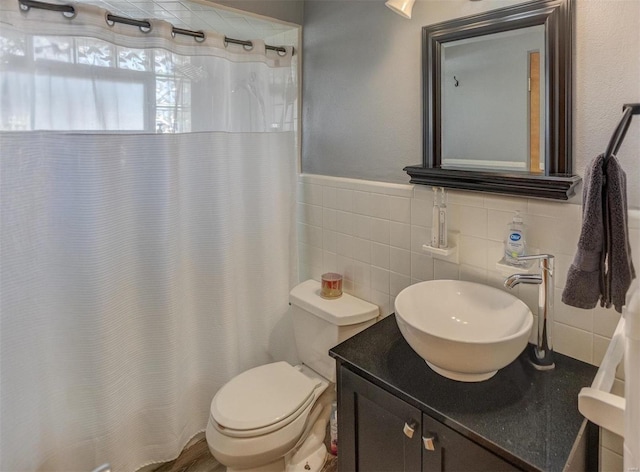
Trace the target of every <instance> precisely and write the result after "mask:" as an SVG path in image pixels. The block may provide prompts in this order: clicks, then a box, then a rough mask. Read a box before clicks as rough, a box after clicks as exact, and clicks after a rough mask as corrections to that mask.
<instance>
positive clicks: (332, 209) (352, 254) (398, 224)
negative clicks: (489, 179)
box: [297, 174, 640, 453]
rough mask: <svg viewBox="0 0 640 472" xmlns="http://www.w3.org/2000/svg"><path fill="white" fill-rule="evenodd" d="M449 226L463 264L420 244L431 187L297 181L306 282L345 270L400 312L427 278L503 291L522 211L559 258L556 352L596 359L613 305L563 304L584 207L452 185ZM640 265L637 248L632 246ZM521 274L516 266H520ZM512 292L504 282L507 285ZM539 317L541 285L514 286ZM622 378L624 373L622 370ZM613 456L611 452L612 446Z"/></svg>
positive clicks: (637, 232)
mask: <svg viewBox="0 0 640 472" xmlns="http://www.w3.org/2000/svg"><path fill="white" fill-rule="evenodd" d="M447 195H448V199H447V207H448V215H449V222H450V226H449V229H450V231H458V232H459V233H460V238H459V245H460V248H459V254H460V257H459V264H453V263H451V262H446V261H442V260H439V259H435V258H432V257H431V255H430V254H429V253H427V252H425V251H424V250H423V249H422V245H423V244H427V243H428V242H429V239H430V235H431V208H432V206H433V191H432V190H431V188H430V187H426V186H420V185H417V186H413V185H402V184H387V183H382V182H370V181H364V180H357V179H345V178H337V177H328V176H320V175H310V174H302V175H300V177H299V185H298V207H297V211H298V212H297V218H298V252H299V258H298V260H299V277H300V280H306V279H309V278H313V279H316V280H320V276H321V275H322V274H323V273H324V272H330V271H336V272H339V273H342V274H343V277H344V290H345V291H347V292H348V293H351V294H353V295H355V296H358V297H360V298H363V299H365V300H367V301H370V302H372V303H375V304H376V305H378V306H379V307H380V311H381V314H382V315H383V316H387V315H389V314H391V313H393V312H394V308H393V306H394V301H395V297H396V295H397V294H398V293H400V291H401V290H402V289H404V288H405V287H407V286H409V285H411V284H413V283H416V282H420V281H424V280H433V279H460V280H468V281H472V282H479V283H484V284H487V285H491V286H494V287H499V288H502V289H504V288H503V286H502V282H503V281H504V279H505V275H504V273H503V272H501V271H499V270H498V269H497V267H496V262H497V261H498V260H500V258H501V257H502V251H503V239H504V237H505V234H506V229H507V224H508V223H509V222H510V221H511V219H512V217H513V215H514V212H515V211H516V210H518V211H520V213H521V214H522V216H523V218H524V221H525V224H526V230H527V243H528V245H529V247H531V248H535V249H536V250H538V251H540V252H545V253H551V254H553V255H555V256H556V274H555V285H556V290H555V315H556V316H555V326H554V327H555V339H554V347H555V349H556V350H557V351H558V352H560V353H562V354H566V355H568V356H571V357H573V358H576V359H579V360H582V361H584V362H588V363H591V364H594V365H598V364H599V363H600V362H601V360H602V356H603V355H604V352H605V350H606V346H607V344H608V342H609V340H610V338H611V336H612V334H613V332H614V330H615V327H616V324H617V323H618V320H619V315H618V313H616V312H615V311H614V310H606V309H603V308H600V307H598V308H595V309H593V310H581V309H577V308H573V307H570V306H567V305H565V304H564V303H562V301H561V294H562V289H563V287H564V284H565V279H566V274H567V270H568V268H569V266H570V264H571V261H572V260H573V256H574V253H575V250H576V247H577V242H578V238H579V235H580V227H581V212H582V207H581V206H580V205H572V204H566V203H558V202H552V201H544V200H535V199H526V198H514V197H506V196H505V197H502V196H496V195H485V194H481V193H473V192H460V191H447ZM629 229H630V236H631V240H632V241H633V242H638V241H640V211H638V210H631V211H630V212H629ZM632 247H633V250H634V253H633V258H634V264H635V266H636V267H637V268H638V267H640V261H639V256H640V245H639V244H635V243H634V244H633V246H632ZM514 272H517V269H516V270H514ZM504 290H507V289H504ZM511 293H513V294H514V295H516V296H517V297H519V298H520V299H522V300H523V301H524V302H525V303H526V304H527V305H528V306H529V307H530V308H531V311H532V312H533V313H534V314H535V312H536V307H537V287H534V286H527V285H521V286H518V287H516V288H515V289H514V290H512V291H511ZM618 377H619V378H620V379H623V378H624V376H623V372H621V371H619V372H618ZM611 452H612V453H615V451H611Z"/></svg>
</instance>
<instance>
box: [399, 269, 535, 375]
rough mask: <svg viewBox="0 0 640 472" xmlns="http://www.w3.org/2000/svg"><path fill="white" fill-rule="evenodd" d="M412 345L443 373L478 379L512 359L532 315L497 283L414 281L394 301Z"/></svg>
mask: <svg viewBox="0 0 640 472" xmlns="http://www.w3.org/2000/svg"><path fill="white" fill-rule="evenodd" d="M395 310H396V321H397V323H398V327H399V328H400V332H401V333H402V335H403V336H404V338H405V339H406V340H407V343H409V346H411V347H412V348H413V350H414V351H416V352H417V353H418V354H419V355H420V357H422V358H423V359H424V360H425V361H426V362H427V364H428V365H429V367H431V368H432V369H433V370H435V371H436V372H437V373H439V374H440V375H443V376H445V377H448V378H450V379H453V380H459V381H463V382H480V381H482V380H487V379H489V378H491V377H493V376H494V375H495V373H496V372H497V371H498V369H501V368H502V367H505V366H506V365H508V364H510V363H511V362H512V361H513V360H515V359H516V357H518V355H520V353H521V352H522V351H523V350H524V348H525V347H526V345H527V341H528V339H529V335H530V333H531V327H532V325H533V315H532V314H531V311H530V310H529V308H528V307H527V305H525V304H524V303H523V302H522V301H520V300H519V299H517V298H516V297H514V296H513V295H511V294H509V293H506V292H503V291H502V290H499V289H497V288H493V287H488V286H486V285H481V284H476V283H472V282H462V281H459V280H432V281H429V282H420V283H417V284H414V285H410V286H409V287H407V288H405V289H404V290H403V291H401V292H400V293H399V294H398V296H397V297H396V302H395Z"/></svg>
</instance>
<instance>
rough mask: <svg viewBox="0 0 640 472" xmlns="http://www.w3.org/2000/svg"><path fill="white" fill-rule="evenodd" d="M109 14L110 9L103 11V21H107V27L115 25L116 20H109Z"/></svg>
mask: <svg viewBox="0 0 640 472" xmlns="http://www.w3.org/2000/svg"><path fill="white" fill-rule="evenodd" d="M110 15H111V12H110V11H108V10H107V11H105V12H104V21H105V23H107V26H108V27H109V28H111V27H113V25H115V24H116V22H115V21H113V20H110V19H109V16H110Z"/></svg>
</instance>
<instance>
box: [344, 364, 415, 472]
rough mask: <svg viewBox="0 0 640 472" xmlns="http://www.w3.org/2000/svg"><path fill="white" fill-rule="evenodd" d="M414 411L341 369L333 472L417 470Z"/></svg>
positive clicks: (398, 400)
mask: <svg viewBox="0 0 640 472" xmlns="http://www.w3.org/2000/svg"><path fill="white" fill-rule="evenodd" d="M421 416H422V413H421V412H420V410H418V409H417V408H414V407H412V406H411V405H409V404H407V403H405V402H404V401H402V400H400V399H399V398H397V397H395V396H393V395H391V394H390V393H387V392H386V391H384V390H382V389H381V388H379V387H376V386H375V385H373V384H372V383H370V382H368V381H366V380H364V379H363V378H362V377H360V376H358V375H356V374H354V373H352V372H351V371H349V370H347V369H345V368H344V367H341V368H340V369H339V373H338V470H339V471H340V472H352V471H353V472H355V471H359V472H387V471H388V472H402V471H419V470H420V469H421V444H422V438H421V436H420V433H421V430H422V428H421Z"/></svg>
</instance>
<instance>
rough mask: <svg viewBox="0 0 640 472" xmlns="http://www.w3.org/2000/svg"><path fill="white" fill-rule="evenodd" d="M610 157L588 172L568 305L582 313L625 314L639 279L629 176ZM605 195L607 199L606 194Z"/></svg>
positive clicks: (565, 299)
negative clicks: (629, 219)
mask: <svg viewBox="0 0 640 472" xmlns="http://www.w3.org/2000/svg"><path fill="white" fill-rule="evenodd" d="M603 162H604V155H603V154H601V155H600V156H598V157H596V158H595V159H594V160H593V161H592V162H591V163H590V164H589V166H588V167H587V169H586V172H585V177H584V187H583V193H582V229H581V232H580V239H579V240H578V251H577V252H576V255H575V257H574V260H573V264H572V265H571V267H570V268H569V272H568V274H567V282H566V284H565V288H564V291H563V292H562V301H563V302H564V303H566V304H567V305H571V306H575V307H578V308H586V309H589V308H594V307H595V306H596V304H597V303H598V300H600V303H601V305H602V306H606V307H607V308H609V307H610V306H611V304H613V306H614V308H615V309H616V311H618V312H622V307H623V306H624V304H625V297H626V294H627V290H628V289H629V286H630V284H631V280H632V279H634V278H635V269H634V267H633V262H632V261H631V245H630V242H629V228H628V224H627V215H628V214H627V187H626V175H625V173H624V171H623V170H622V168H621V167H620V165H619V163H618V161H617V159H616V158H615V157H614V156H612V157H610V158H609V159H608V162H607V169H606V175H605V173H604V168H603ZM603 192H604V193H603Z"/></svg>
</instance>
